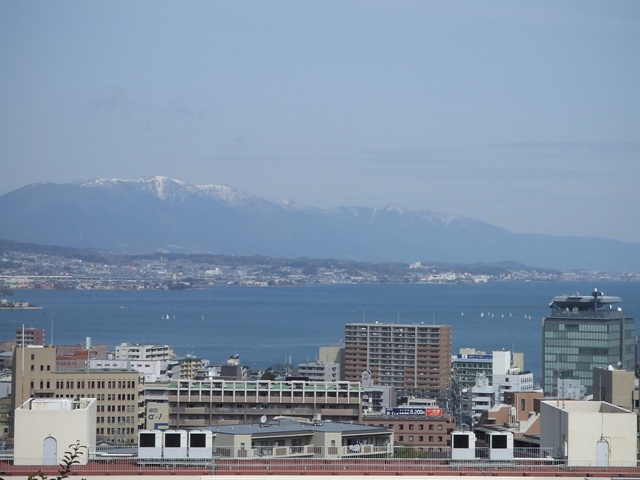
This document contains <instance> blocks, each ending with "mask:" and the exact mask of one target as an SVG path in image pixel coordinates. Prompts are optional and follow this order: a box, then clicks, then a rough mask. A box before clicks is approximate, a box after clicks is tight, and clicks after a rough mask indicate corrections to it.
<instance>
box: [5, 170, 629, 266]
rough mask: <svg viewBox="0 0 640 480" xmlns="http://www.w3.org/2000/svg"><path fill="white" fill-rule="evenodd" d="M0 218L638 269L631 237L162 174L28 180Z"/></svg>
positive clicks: (158, 243)
mask: <svg viewBox="0 0 640 480" xmlns="http://www.w3.org/2000/svg"><path fill="white" fill-rule="evenodd" d="M0 218H1V219H2V228H0V238H3V239H6V240H13V241H18V242H32V243H39V244H49V245H60V246H69V247H84V248H86V247H89V248H96V249H102V250H109V251H115V252H126V253H148V252H154V251H178V252H182V253H219V254H228V255H254V254H260V255H267V256H273V257H289V258H295V257H302V256H305V257H312V258H338V259H353V260H362V261H376V262H378V261H400V262H415V261H440V262H455V263H472V262H477V261H484V262H495V261H504V260H513V261H518V262H521V263H523V264H526V265H531V266H539V267H555V268H565V269H566V268H585V269H590V270H609V271H630V270H633V271H638V269H640V244H629V243H623V242H617V241H614V240H605V239H597V238H577V237H557V236H545V235H517V234H512V233H510V232H508V231H506V230H505V229H503V228H500V227H496V226H493V225H489V224H487V223H484V222H480V221H478V220H474V219H470V218H464V217H459V216H457V215H451V214H442V213H438V212H432V211H429V210H419V211H412V210H407V209H405V208H403V207H400V206H397V205H390V206H387V207H384V208H369V207H345V206H342V207H337V208H333V209H329V210H324V209H320V208H314V207H305V206H302V205H299V204H296V203H295V202H293V201H281V202H272V201H268V200H265V199H262V198H260V197H257V196H254V195H251V194H249V193H246V192H242V191H240V190H237V189H234V188H232V187H230V186H226V185H191V184H189V183H186V182H182V181H178V180H173V179H170V178H166V177H161V176H152V177H145V178H141V179H134V180H119V179H97V180H88V181H79V182H73V183H66V184H55V183H38V184H33V185H29V186H26V187H23V188H20V189H18V190H15V191H13V192H10V193H8V194H5V195H2V196H0ZM593 252H598V254H597V255H594V254H593Z"/></svg>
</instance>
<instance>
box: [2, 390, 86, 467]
mask: <svg viewBox="0 0 640 480" xmlns="http://www.w3.org/2000/svg"><path fill="white" fill-rule="evenodd" d="M45 441H46V442H47V443H48V444H49V445H51V444H53V445H55V450H54V451H55V457H56V460H55V463H60V461H61V460H62V459H63V457H64V454H65V452H67V451H69V445H72V444H75V443H77V442H79V443H80V445H82V446H84V447H87V448H88V449H93V448H95V446H96V400H95V399H81V400H80V401H79V402H78V401H70V400H66V399H59V400H52V399H51V400H50V399H47V401H46V402H45V401H42V402H38V401H36V402H34V401H33V399H30V400H28V401H27V402H25V403H24V404H23V405H22V406H21V407H20V408H18V409H16V411H15V436H14V464H15V465H34V464H39V463H45V464H50V463H52V459H51V458H45V453H44V452H45V449H44V444H45ZM82 451H83V455H82V456H81V457H80V459H79V460H80V463H81V464H83V465H84V464H86V463H87V460H88V455H87V450H86V449H83V450H82ZM34 462H35V463H34Z"/></svg>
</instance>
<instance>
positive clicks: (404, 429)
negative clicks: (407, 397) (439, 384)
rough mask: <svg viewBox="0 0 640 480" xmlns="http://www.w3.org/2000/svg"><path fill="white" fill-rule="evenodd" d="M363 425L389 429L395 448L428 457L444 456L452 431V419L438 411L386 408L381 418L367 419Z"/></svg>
mask: <svg viewBox="0 0 640 480" xmlns="http://www.w3.org/2000/svg"><path fill="white" fill-rule="evenodd" d="M364 423H365V424H366V425H377V426H379V427H387V428H390V429H393V432H394V439H395V443H396V445H403V446H408V447H412V448H415V449H417V450H421V451H424V452H431V453H442V452H447V451H448V449H449V448H450V447H451V432H453V431H454V430H455V429H456V422H455V419H454V418H453V417H452V416H451V415H447V414H446V413H444V412H443V411H442V409H441V408H439V407H426V408H425V407H416V406H413V407H410V406H406V407H395V408H389V409H387V411H386V413H385V414H384V415H379V416H373V415H371V416H367V417H366V418H365V420H364Z"/></svg>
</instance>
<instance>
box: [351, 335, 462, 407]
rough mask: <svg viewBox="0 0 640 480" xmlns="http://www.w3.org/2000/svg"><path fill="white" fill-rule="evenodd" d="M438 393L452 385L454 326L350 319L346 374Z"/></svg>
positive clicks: (356, 377)
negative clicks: (353, 321) (452, 329)
mask: <svg viewBox="0 0 640 480" xmlns="http://www.w3.org/2000/svg"><path fill="white" fill-rule="evenodd" d="M363 372H364V374H365V375H371V378H372V380H373V382H374V384H378V385H386V386H391V387H394V388H396V390H402V391H420V392H421V393H422V394H425V395H433V396H435V395H438V394H439V393H440V392H441V391H443V390H448V389H449V388H450V387H451V326H450V325H424V324H395V323H349V324H347V325H346V326H345V353H344V378H345V380H347V381H352V382H356V381H361V380H362V375H363Z"/></svg>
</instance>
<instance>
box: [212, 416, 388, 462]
mask: <svg viewBox="0 0 640 480" xmlns="http://www.w3.org/2000/svg"><path fill="white" fill-rule="evenodd" d="M212 430H213V434H214V440H213V448H214V452H216V453H218V454H221V455H223V456H225V457H231V458H252V457H313V458H349V457H358V458H362V457H367V456H380V455H386V454H391V453H393V430H391V429H388V428H384V427H376V426H371V425H361V424H358V423H339V422H323V421H321V420H320V419H319V417H317V418H316V420H313V421H308V422H301V421H295V420H292V419H285V418H282V419H277V420H275V421H273V422H269V423H267V422H264V423H260V424H243V425H226V426H218V427H214V428H213V429H212Z"/></svg>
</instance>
